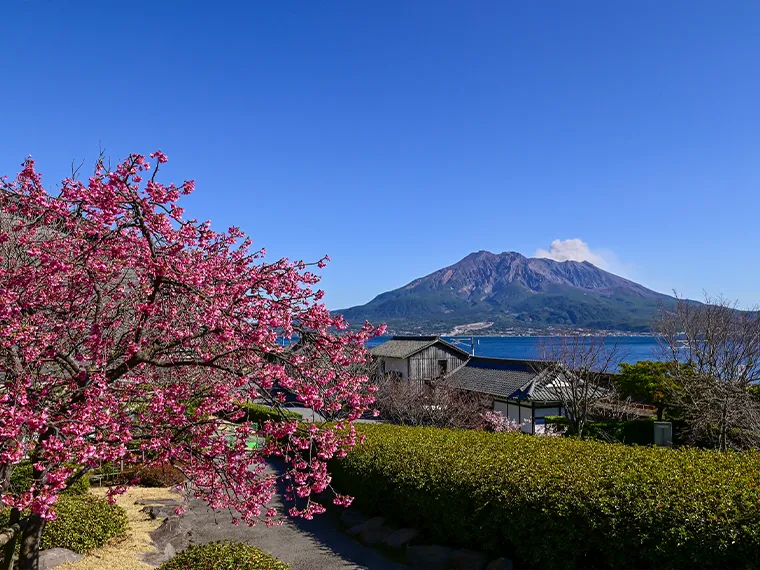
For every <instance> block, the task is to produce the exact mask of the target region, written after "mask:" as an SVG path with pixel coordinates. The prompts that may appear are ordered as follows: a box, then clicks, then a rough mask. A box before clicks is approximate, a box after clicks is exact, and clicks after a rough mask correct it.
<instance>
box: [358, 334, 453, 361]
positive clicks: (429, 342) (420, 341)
mask: <svg viewBox="0 0 760 570" xmlns="http://www.w3.org/2000/svg"><path fill="white" fill-rule="evenodd" d="M434 344H441V345H443V346H445V347H447V348H450V349H452V350H455V351H457V352H460V353H462V354H463V355H466V356H467V353H466V352H465V351H463V350H462V349H461V348H458V347H456V346H454V345H452V344H450V343H448V342H446V341H445V340H441V338H440V337H437V336H394V337H393V338H391V339H390V340H387V341H385V342H384V343H383V344H378V345H377V346H376V347H374V348H372V349H370V353H371V354H372V355H373V356H382V357H385V358H409V357H410V356H412V355H414V354H417V353H418V352H420V351H421V350H425V349H426V348H428V347H429V346H433V345H434Z"/></svg>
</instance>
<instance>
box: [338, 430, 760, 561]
mask: <svg viewBox="0 0 760 570" xmlns="http://www.w3.org/2000/svg"><path fill="white" fill-rule="evenodd" d="M357 427H358V429H359V431H360V432H363V433H364V434H366V441H365V442H364V444H362V445H360V446H358V447H356V448H355V449H354V450H353V451H352V452H351V453H349V455H348V456H347V457H346V458H344V459H342V460H340V461H337V462H335V463H334V464H333V466H332V468H333V482H334V484H335V486H336V487H337V488H338V489H339V490H340V491H341V492H345V493H349V494H352V495H355V496H356V504H357V506H358V507H359V508H360V509H364V510H366V511H367V512H368V513H372V514H384V515H386V516H389V517H391V518H393V519H395V520H396V521H397V522H398V523H400V524H405V525H410V526H414V527H417V528H419V529H421V530H422V531H423V532H424V533H425V534H426V535H427V536H428V538H429V539H432V540H435V541H436V542H440V543H450V544H453V545H460V546H467V547H475V548H481V549H484V550H487V551H490V552H493V553H494V554H496V553H504V554H516V555H517V556H519V557H520V558H521V559H523V560H524V561H526V562H528V563H530V564H533V565H535V566H536V567H538V568H541V569H542V570H555V569H556V570H560V569H562V570H564V569H569V568H652V569H654V568H658V569H660V568H661V569H667V568H736V569H738V568H750V567H751V568H755V567H757V565H758V561H759V560H760V509H759V508H758V506H759V505H760V456H758V455H757V454H750V453H745V454H738V453H723V454H721V453H717V452H713V451H706V450H696V449H679V450H670V449H662V448H655V447H639V446H626V445H621V444H609V443H603V442H599V441H594V440H578V439H574V438H543V437H525V436H524V435H522V434H508V433H504V434H500V433H486V432H478V431H454V430H443V429H436V428H412V427H403V426H391V425H362V426H357Z"/></svg>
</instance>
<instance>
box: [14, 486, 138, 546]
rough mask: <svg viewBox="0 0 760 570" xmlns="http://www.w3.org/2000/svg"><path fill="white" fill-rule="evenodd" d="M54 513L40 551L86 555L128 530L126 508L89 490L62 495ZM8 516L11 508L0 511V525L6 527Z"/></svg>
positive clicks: (47, 525) (46, 529)
mask: <svg viewBox="0 0 760 570" xmlns="http://www.w3.org/2000/svg"><path fill="white" fill-rule="evenodd" d="M55 513H56V519H55V520H54V521H50V522H48V523H47V524H46V525H45V531H44V532H43V534H42V541H41V543H40V549H41V550H46V549H48V548H68V549H69V550H73V551H74V552H79V553H80V554H86V553H87V552H89V551H90V550H92V549H93V548H97V547H99V546H103V545H104V544H105V543H106V542H108V541H109V540H110V539H111V538H113V537H115V536H120V535H122V534H124V532H126V530H127V523H128V520H127V513H126V512H125V511H124V509H122V508H121V507H119V506H118V505H110V504H109V503H108V501H106V500H105V499H101V498H100V497H96V496H95V495H90V494H89V493H85V494H80V495H75V494H62V495H60V496H59V497H58V501H57V502H56V504H55ZM9 516H10V509H6V510H4V511H2V512H0V528H5V526H6V525H7V524H8V520H9Z"/></svg>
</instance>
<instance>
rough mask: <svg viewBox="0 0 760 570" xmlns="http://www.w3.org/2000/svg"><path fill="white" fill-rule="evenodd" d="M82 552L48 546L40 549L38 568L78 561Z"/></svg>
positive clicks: (48, 568)
mask: <svg viewBox="0 0 760 570" xmlns="http://www.w3.org/2000/svg"><path fill="white" fill-rule="evenodd" d="M82 558H84V554H77V553H76V552H74V551H73V550H69V549H68V548H50V549H48V550H42V551H40V566H39V570H50V569H51V568H55V567H56V566H60V565H61V564H66V563H67V562H79V561H80V560H81V559H82Z"/></svg>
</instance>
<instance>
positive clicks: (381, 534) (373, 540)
mask: <svg viewBox="0 0 760 570" xmlns="http://www.w3.org/2000/svg"><path fill="white" fill-rule="evenodd" d="M392 533H393V529H392V528H388V527H387V526H372V527H369V528H365V529H364V530H363V531H362V532H361V534H359V539H360V540H361V541H362V542H363V543H364V544H377V543H378V542H383V541H384V540H385V539H386V538H388V536H389V535H391V534H392Z"/></svg>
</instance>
